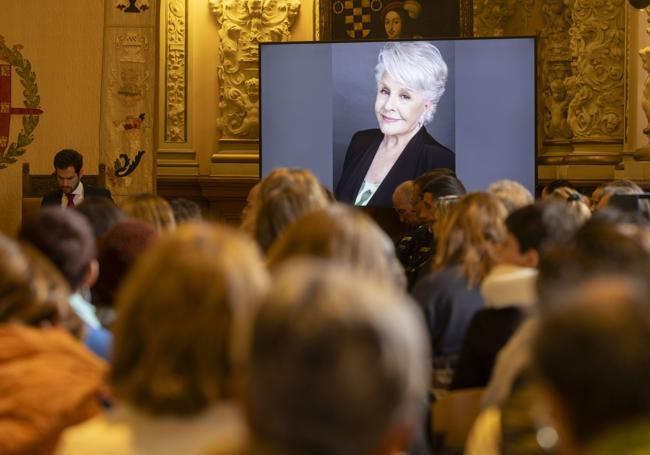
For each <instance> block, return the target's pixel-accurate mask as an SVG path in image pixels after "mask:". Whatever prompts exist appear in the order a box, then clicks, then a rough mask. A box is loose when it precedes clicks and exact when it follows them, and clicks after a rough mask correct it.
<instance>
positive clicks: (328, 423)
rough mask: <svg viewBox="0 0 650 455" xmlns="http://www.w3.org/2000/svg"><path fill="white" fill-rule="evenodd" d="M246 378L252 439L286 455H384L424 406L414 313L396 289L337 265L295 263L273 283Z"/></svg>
mask: <svg viewBox="0 0 650 455" xmlns="http://www.w3.org/2000/svg"><path fill="white" fill-rule="evenodd" d="M249 368H250V378H249V384H250V385H249V393H248V405H249V413H248V415H249V420H250V423H251V428H252V430H253V434H254V437H255V438H256V439H258V440H260V441H262V442H265V443H267V444H270V445H272V446H274V447H275V448H277V449H279V452H280V453H295V454H327V455H364V454H377V453H382V452H380V448H381V447H382V443H385V442H386V440H387V439H389V437H390V435H391V434H392V435H393V436H394V433H395V432H396V431H398V430H404V429H407V428H409V427H411V426H413V425H415V424H416V423H417V421H418V418H419V414H420V412H419V411H420V410H421V409H420V408H421V406H422V404H423V403H424V402H426V398H425V397H426V390H427V386H428V368H427V343H426V341H425V330H424V327H423V324H422V321H421V316H420V315H419V313H418V310H417V308H416V307H415V306H414V305H413V303H412V301H411V300H410V298H409V297H408V296H407V295H406V294H404V293H402V292H397V291H396V290H395V289H394V288H393V287H390V286H389V287H385V286H381V285H378V284H377V283H376V282H373V281H367V280H366V279H365V277H363V276H359V275H357V274H356V273H355V271H354V270H351V269H348V268H347V267H344V266H343V267H342V266H340V265H337V264H333V263H322V262H320V261H313V260H312V261H306V260H298V261H293V262H290V263H288V264H285V265H284V266H283V267H282V268H281V269H280V270H279V271H278V272H277V274H275V276H274V284H273V288H272V291H271V293H270V294H269V296H268V298H267V299H266V301H265V302H264V304H263V305H262V307H261V309H260V312H259V313H258V315H257V317H256V319H255V323H254V327H253V336H252V342H251V353H250V367H249ZM383 448H384V449H385V450H386V452H385V453H388V451H387V449H395V448H386V447H383ZM397 449H400V448H397ZM401 449H403V448H401Z"/></svg>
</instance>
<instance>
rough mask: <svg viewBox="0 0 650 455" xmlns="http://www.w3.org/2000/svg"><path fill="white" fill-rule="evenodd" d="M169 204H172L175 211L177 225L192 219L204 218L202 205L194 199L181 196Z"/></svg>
mask: <svg viewBox="0 0 650 455" xmlns="http://www.w3.org/2000/svg"><path fill="white" fill-rule="evenodd" d="M169 204H170V205H171V206H172V210H173V211H174V219H175V220H176V225H177V226H178V225H179V224H183V223H186V222H188V221H191V220H201V219H203V214H202V213H201V207H199V204H197V203H196V202H194V201H190V200H189V199H185V198H182V197H179V198H176V199H172V200H171V201H170V202H169Z"/></svg>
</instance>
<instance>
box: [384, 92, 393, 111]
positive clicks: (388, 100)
mask: <svg viewBox="0 0 650 455" xmlns="http://www.w3.org/2000/svg"><path fill="white" fill-rule="evenodd" d="M394 104H395V99H394V98H393V94H392V93H391V94H390V95H388V97H387V98H386V102H385V103H384V109H386V110H389V111H390V110H392V109H393V105H394Z"/></svg>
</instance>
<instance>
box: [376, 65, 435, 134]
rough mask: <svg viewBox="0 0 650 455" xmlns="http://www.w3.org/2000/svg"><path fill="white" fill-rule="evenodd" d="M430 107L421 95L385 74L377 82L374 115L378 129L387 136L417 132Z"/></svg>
mask: <svg viewBox="0 0 650 455" xmlns="http://www.w3.org/2000/svg"><path fill="white" fill-rule="evenodd" d="M430 106H431V105H430V103H429V102H428V101H427V100H426V99H425V98H424V96H423V95H422V93H420V92H419V91H417V90H412V89H410V88H408V87H405V86H404V85H401V84H399V83H398V82H396V81H395V80H393V78H391V77H390V76H389V75H388V74H387V73H384V75H383V76H382V78H381V80H380V81H379V86H378V87H377V98H376V99H375V114H376V115H377V122H378V123H379V129H380V130H381V132H382V133H384V134H385V135H387V136H400V135H404V134H409V133H412V132H414V131H417V130H418V129H419V128H420V126H422V125H421V123H420V121H422V120H423V118H424V113H425V112H426V111H427V110H428V109H429V108H430Z"/></svg>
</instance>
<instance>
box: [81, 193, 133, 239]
mask: <svg viewBox="0 0 650 455" xmlns="http://www.w3.org/2000/svg"><path fill="white" fill-rule="evenodd" d="M75 210H77V211H78V212H79V213H81V214H82V215H83V216H85V217H86V219H87V220H88V222H89V223H90V226H91V227H92V228H93V233H94V234H95V240H97V239H99V237H101V236H102V235H103V234H104V233H105V232H106V231H108V230H109V229H110V228H111V227H113V226H114V225H115V224H116V223H117V222H118V221H120V220H123V219H124V218H126V215H125V214H124V213H123V212H122V211H121V210H120V209H119V207H118V206H116V205H115V203H114V202H113V201H112V200H111V199H109V198H106V197H89V198H87V199H84V200H83V202H82V203H81V204H79V205H78V206H77V207H75Z"/></svg>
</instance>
